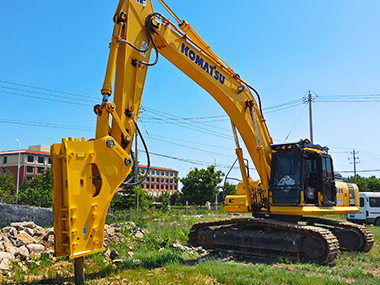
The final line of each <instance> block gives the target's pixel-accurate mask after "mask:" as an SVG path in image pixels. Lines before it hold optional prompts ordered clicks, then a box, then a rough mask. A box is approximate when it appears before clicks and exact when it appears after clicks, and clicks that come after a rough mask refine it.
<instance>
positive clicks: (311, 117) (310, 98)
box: [307, 90, 313, 143]
mask: <svg viewBox="0 0 380 285" xmlns="http://www.w3.org/2000/svg"><path fill="white" fill-rule="evenodd" d="M307 101H308V102H309V121H310V141H311V143H313V116H312V109H311V102H313V98H312V97H311V92H310V90H309V97H308V100H307Z"/></svg>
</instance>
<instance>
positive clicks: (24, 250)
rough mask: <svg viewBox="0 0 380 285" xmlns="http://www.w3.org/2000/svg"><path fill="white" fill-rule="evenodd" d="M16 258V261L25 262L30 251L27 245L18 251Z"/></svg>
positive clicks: (15, 254)
mask: <svg viewBox="0 0 380 285" xmlns="http://www.w3.org/2000/svg"><path fill="white" fill-rule="evenodd" d="M14 256H15V258H16V259H18V260H21V261H23V260H25V259H27V258H28V257H29V250H28V248H27V247H26V246H25V245H23V246H21V247H19V248H17V249H16V252H15V253H14Z"/></svg>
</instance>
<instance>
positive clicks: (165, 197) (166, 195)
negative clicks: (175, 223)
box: [160, 191, 170, 212]
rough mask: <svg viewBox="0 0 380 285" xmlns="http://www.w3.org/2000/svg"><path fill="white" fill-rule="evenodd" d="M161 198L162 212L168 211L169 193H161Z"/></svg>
mask: <svg viewBox="0 0 380 285" xmlns="http://www.w3.org/2000/svg"><path fill="white" fill-rule="evenodd" d="M160 196H161V198H162V202H161V203H162V204H161V205H162V211H164V212H167V211H168V210H169V205H170V193H169V191H165V192H162V194H161V195H160Z"/></svg>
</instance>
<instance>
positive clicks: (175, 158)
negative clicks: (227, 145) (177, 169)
mask: <svg viewBox="0 0 380 285" xmlns="http://www.w3.org/2000/svg"><path fill="white" fill-rule="evenodd" d="M139 151H141V152H145V150H139ZM149 154H151V155H156V156H161V157H164V158H169V159H174V160H178V161H182V162H187V163H191V164H196V165H204V166H209V165H211V164H214V163H210V162H206V161H200V160H194V159H187V158H180V157H175V156H170V155H165V154H160V153H155V152H149ZM216 167H218V168H227V169H230V168H231V165H227V164H220V163H217V164H216ZM233 169H234V170H237V169H239V167H237V166H236V167H234V168H233ZM250 169H252V170H254V168H250Z"/></svg>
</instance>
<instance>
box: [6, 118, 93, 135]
mask: <svg viewBox="0 0 380 285" xmlns="http://www.w3.org/2000/svg"><path fill="white" fill-rule="evenodd" d="M0 123H5V124H16V125H26V126H33V127H42V128H54V129H68V130H76V131H86V132H93V131H94V130H95V129H94V128H93V127H84V126H74V125H63V124H52V123H45V122H31V121H22V120H11V119H0Z"/></svg>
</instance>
